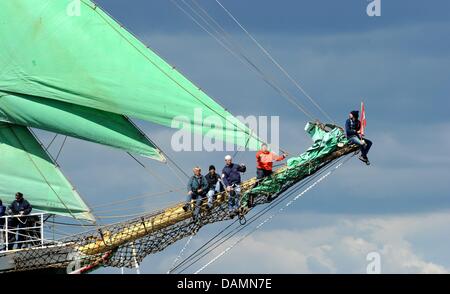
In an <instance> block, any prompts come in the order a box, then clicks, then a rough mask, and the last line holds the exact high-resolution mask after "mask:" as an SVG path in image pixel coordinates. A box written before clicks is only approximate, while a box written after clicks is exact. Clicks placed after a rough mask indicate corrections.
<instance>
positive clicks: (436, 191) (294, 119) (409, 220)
mask: <svg viewBox="0 0 450 294" xmlns="http://www.w3.org/2000/svg"><path fill="white" fill-rule="evenodd" d="M198 1H199V3H201V4H202V6H203V7H204V8H205V9H207V10H208V12H210V13H211V15H213V16H214V17H215V18H216V20H218V21H220V22H221V23H222V24H223V25H224V27H225V28H226V29H227V30H228V31H229V32H230V33H231V34H232V35H233V37H235V38H236V39H237V40H239V42H240V44H241V45H242V46H243V47H244V48H245V49H246V50H247V52H248V53H249V55H250V56H252V57H253V58H254V59H255V60H257V62H258V63H259V64H260V65H261V66H262V67H263V68H264V70H265V71H267V72H270V73H271V74H273V75H275V76H276V77H277V78H278V79H279V80H280V83H281V84H282V85H283V87H284V88H286V89H289V90H290V91H292V92H293V93H296V96H297V97H298V98H299V99H301V101H302V102H303V103H305V104H308V102H307V100H306V99H305V97H304V96H302V95H301V94H300V93H299V92H295V91H296V90H295V88H294V87H293V86H292V84H290V83H289V82H288V81H286V79H284V78H283V76H282V75H281V74H280V73H279V72H278V71H276V69H275V68H274V67H273V66H271V65H270V63H268V62H267V59H265V58H264V56H263V55H262V54H261V52H260V51H258V49H257V48H256V47H255V46H254V45H253V44H252V43H251V42H250V41H249V39H248V38H246V37H245V35H243V33H242V31H240V30H239V28H238V27H237V26H236V25H234V24H233V23H232V22H231V21H230V19H229V18H227V16H226V15H225V14H224V12H223V11H222V10H221V9H220V7H219V6H218V5H217V4H216V3H215V1H206V0H198ZM97 3H98V4H99V5H100V6H101V7H103V8H104V9H105V10H106V11H108V12H109V13H110V14H111V15H113V16H114V17H115V18H116V19H118V20H119V21H120V22H121V23H123V24H124V25H125V26H126V27H127V28H128V29H129V30H131V31H132V32H134V33H135V34H137V36H138V37H139V38H140V39H141V40H142V41H143V42H144V43H146V44H148V45H150V47H152V48H154V49H155V50H156V51H157V52H158V53H159V54H160V55H161V56H162V57H163V58H165V59H166V60H167V61H169V62H170V63H171V64H174V65H176V66H177V67H178V68H179V69H180V70H181V72H183V73H185V74H186V75H187V76H188V77H189V78H190V79H191V80H192V81H194V83H196V84H197V85H199V86H201V87H202V88H203V89H205V91H206V92H207V93H209V94H210V95H211V96H212V97H214V98H215V99H216V100H217V101H219V102H220V103H221V104H223V105H226V106H227V108H228V109H229V110H230V111H231V112H232V113H234V114H239V115H243V116H247V115H267V116H273V115H275V116H279V117H280V125H281V129H280V141H281V145H282V147H284V148H285V149H287V150H288V151H289V152H290V153H291V154H299V153H301V152H302V150H304V149H305V148H307V147H308V146H309V145H310V142H309V139H308V138H307V137H306V136H305V135H304V133H303V131H302V130H303V126H304V124H305V123H306V121H307V118H306V117H305V116H304V115H303V114H301V113H300V112H298V111H297V110H295V109H294V108H293V107H292V106H291V105H290V104H289V103H288V102H287V101H286V100H284V99H283V98H281V97H280V96H279V95H278V94H277V93H276V92H274V91H273V90H272V89H271V88H270V87H268V86H267V85H266V84H265V83H264V82H263V81H262V80H261V79H260V78H258V77H257V76H256V75H255V74H254V73H252V72H251V71H249V70H248V68H246V67H245V66H243V65H242V64H241V63H239V62H238V61H237V60H236V59H235V58H234V57H233V56H231V55H230V54H229V53H228V52H226V51H225V50H224V49H223V48H221V47H220V46H219V45H218V44H217V43H216V42H215V41H214V40H213V39H212V38H211V37H210V36H208V35H207V34H206V33H205V32H203V31H202V30H201V29H199V28H198V27H197V26H196V25H195V24H194V23H193V22H192V21H191V20H190V19H188V18H187V17H186V16H185V15H184V14H182V12H180V11H179V10H178V9H177V8H176V7H175V6H174V5H173V4H172V3H171V2H170V1H168V0H152V1H144V0H133V1H120V0H98V1H97ZM368 3H369V2H368V1H365V0H350V1H332V0H330V1H324V0H320V1H294V0H280V1H268V0H264V1H256V0H248V1H237V0H223V4H224V5H225V6H226V7H227V8H228V9H229V10H230V11H231V12H232V13H233V14H234V15H235V16H236V17H237V18H238V19H239V20H241V22H242V24H243V25H244V26H245V27H246V28H247V29H248V30H249V31H250V32H252V33H253V34H254V35H255V37H256V38H257V39H258V40H259V41H260V42H261V43H262V44H263V46H265V47H266V48H267V49H268V50H269V51H270V52H271V53H272V54H273V56H274V57H275V58H276V59H277V60H278V61H279V62H280V63H281V64H283V65H284V66H285V67H286V69H287V70H288V71H289V72H290V73H291V74H292V76H294V77H295V78H296V79H297V80H298V81H299V82H300V83H301V85H302V86H303V87H304V88H305V89H306V91H307V92H308V93H309V94H310V95H311V96H312V97H314V98H315V99H316V100H317V101H318V102H319V103H320V104H321V105H322V106H323V107H324V109H325V110H326V111H327V112H329V113H330V115H331V116H332V117H333V118H334V119H336V121H337V122H338V123H339V124H343V123H344V121H345V119H346V116H347V113H348V111H349V110H352V109H355V108H358V107H359V103H360V101H361V99H362V98H363V99H364V101H365V103H366V108H367V117H368V129H367V132H368V137H369V138H370V139H372V140H373V141H374V146H373V150H372V151H371V153H370V158H371V161H372V165H371V166H370V167H366V166H363V165H362V164H361V163H360V162H359V161H357V160H356V159H355V160H353V161H352V162H350V163H349V164H347V165H346V166H345V167H344V168H343V169H340V170H339V171H338V172H337V173H335V174H334V175H333V176H332V177H331V178H329V179H327V180H326V181H325V182H323V183H321V184H320V185H319V186H318V187H317V188H316V189H314V190H313V191H311V192H309V193H308V194H307V195H305V197H304V198H302V199H301V200H300V201H298V202H297V203H296V205H295V206H294V207H292V208H290V209H289V210H288V211H287V212H286V213H285V214H283V215H281V216H280V217H277V218H276V219H274V220H273V221H272V222H271V223H270V224H269V225H267V226H266V227H265V228H264V229H263V230H261V231H259V232H258V233H256V234H254V235H252V236H251V237H250V238H249V239H247V240H246V241H244V242H243V243H241V244H240V245H239V246H238V247H237V248H235V249H233V251H232V252H231V253H229V254H227V255H225V256H224V257H222V258H221V259H220V260H219V261H217V262H216V263H215V264H213V265H212V266H211V267H209V268H208V269H206V270H205V272H211V273H229V272H230V273H234V272H244V273H252V272H268V273H272V272H273V273H280V272H282V273H310V272H318V273H328V272H331V273H353V272H355V273H364V272H365V267H366V264H367V261H366V259H365V258H366V254H367V253H369V252H371V251H377V252H379V253H380V254H381V258H382V271H383V272H401V273H403V272H405V273H406V272H448V271H450V255H449V254H448V252H447V248H448V247H449V246H450V239H449V237H448V232H449V229H450V214H449V212H450V185H449V182H448V179H449V178H450V169H449V165H450V156H449V155H448V150H449V149H450V138H449V136H448V134H449V133H450V117H449V115H448V114H447V113H448V109H449V107H450V103H449V93H450V83H449V76H450V50H449V49H450V2H448V1H444V0H442V1H441V0H433V1H427V2H424V1H415V0H409V1H406V0H405V1H400V0H390V1H387V0H382V15H381V16H380V17H375V18H370V17H368V16H367V14H366V6H367V4H368ZM124 86H126V85H124ZM309 108H310V109H313V107H312V106H310V105H309ZM315 114H316V115H320V114H319V113H318V112H317V111H316V112H315ZM137 123H138V124H139V126H140V127H141V128H143V129H144V130H145V132H146V133H147V134H148V135H149V136H150V137H151V138H152V139H153V140H155V141H156V142H158V143H159V145H160V146H161V147H162V148H163V149H164V150H165V151H167V153H169V155H170V156H172V157H173V158H174V159H175V160H176V161H177V162H178V163H179V164H180V166H182V167H183V169H185V170H186V171H187V172H189V171H190V169H191V167H192V166H194V165H200V166H203V167H205V169H206V167H207V166H208V165H209V164H211V163H213V164H215V165H216V166H218V167H220V166H222V158H223V155H224V153H221V152H215V153H205V152H203V153H199V152H189V153H177V152H173V151H172V150H171V148H170V138H171V135H172V134H173V130H170V129H167V128H162V127H157V126H155V125H152V124H150V123H146V122H142V121H137ZM41 138H42V139H43V141H44V142H45V141H46V140H47V141H48V140H49V138H50V136H49V135H48V134H46V133H41ZM52 152H57V150H56V147H55V148H54V150H52ZM253 158H254V154H253V153H251V152H243V153H240V154H239V158H238V159H237V161H241V162H245V163H247V165H249V166H250V171H249V172H247V174H245V177H246V178H247V177H251V176H253V174H254V170H255V169H254V167H253V161H254V159H253ZM59 161H60V164H61V166H62V168H63V170H64V171H65V173H66V174H67V175H68V177H69V178H70V179H71V180H72V182H74V184H75V185H76V186H77V188H78V190H79V191H80V193H81V194H82V195H84V198H85V199H86V200H87V202H88V203H89V204H91V205H92V206H96V205H99V204H103V203H107V202H109V201H112V200H118V199H121V198H126V197H131V196H134V195H140V194H145V193H152V192H158V191H162V190H167V188H168V187H167V186H165V185H164V184H162V183H161V182H158V181H157V180H155V179H154V178H153V177H152V176H151V175H149V174H148V173H147V172H146V171H145V170H144V169H142V167H140V166H138V165H136V164H135V162H133V160H131V159H130V158H129V157H127V156H126V154H123V153H122V152H120V151H116V150H111V149H108V148H106V147H103V146H97V145H94V144H90V143H85V142H81V141H78V140H75V139H69V140H68V143H67V145H66V147H65V149H64V151H63V153H62V155H61V158H60V160H59ZM143 161H144V162H145V164H146V165H147V167H148V168H150V169H152V170H153V171H156V172H158V173H160V174H161V176H163V177H165V178H166V179H167V180H168V181H169V182H171V183H172V184H173V185H175V186H177V187H179V186H181V185H182V184H181V183H179V182H178V180H177V178H176V177H174V176H173V175H172V174H171V173H170V172H169V171H168V169H167V167H166V166H164V165H162V164H160V163H157V162H153V161H150V160H144V159H143ZM183 198H184V196H183V195H179V194H169V195H164V196H156V197H149V198H147V199H145V200H144V201H142V202H135V203H133V204H130V208H128V207H123V208H124V209H128V210H127V211H125V212H124V213H127V212H129V211H130V210H132V208H131V207H132V206H133V205H134V206H140V207H143V209H144V210H147V211H148V210H153V209H158V208H161V207H164V206H166V205H168V204H169V203H174V202H176V201H179V200H181V199H183ZM112 209H122V207H112ZM119 212H120V211H119ZM116 213H117V212H116ZM99 214H100V215H101V213H99ZM105 214H108V213H106V212H105ZM106 221H109V219H105V222H106ZM222 226H223V224H219V225H213V226H210V227H208V228H204V229H202V231H200V233H199V235H198V236H197V237H196V238H194V241H193V243H194V244H196V245H197V246H198V245H200V244H201V243H202V241H205V240H207V239H208V236H211V235H212V234H214V232H216V231H217V230H219V229H220V228H221V227H222ZM280 238H281V239H283V240H286V242H283V244H280V242H279V241H278V240H280ZM183 244H184V241H179V242H178V243H176V244H175V245H173V246H171V247H170V248H168V249H167V250H165V251H164V252H162V253H159V254H156V255H153V256H149V257H147V258H146V259H145V261H144V262H143V263H142V269H141V270H142V271H143V272H145V273H162V272H165V271H167V269H168V267H169V266H170V264H171V262H172V260H173V259H174V258H175V256H176V255H177V254H178V251H179V250H180V249H181V247H182V246H183ZM194 248H195V246H194V245H191V247H190V248H188V250H194ZM222 249H223V248H222ZM219 251H220V249H218V252H219ZM261 255H264V256H265V257H266V258H265V259H264V260H262V259H261ZM212 257H213V255H211V256H210V258H212ZM206 261H207V260H205V261H204V262H206ZM100 272H119V271H117V270H110V269H107V270H101V271H100Z"/></svg>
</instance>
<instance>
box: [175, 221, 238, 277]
mask: <svg viewBox="0 0 450 294" xmlns="http://www.w3.org/2000/svg"><path fill="white" fill-rule="evenodd" d="M238 221H239V220H237V219H236V220H234V221H233V222H232V223H230V224H229V225H227V226H226V227H225V228H223V229H222V230H221V231H219V232H218V233H216V234H215V235H214V236H213V237H212V238H210V239H209V240H208V241H207V242H206V243H205V244H203V245H202V246H200V248H198V249H197V250H196V251H195V252H194V253H192V254H191V255H189V256H188V257H186V258H185V259H183V260H182V261H181V262H180V263H179V264H177V265H175V264H173V265H172V268H171V269H170V270H169V271H168V273H172V272H174V271H175V270H177V269H178V268H179V267H181V266H182V265H183V264H186V263H187V262H188V260H189V259H190V258H192V257H195V255H196V253H197V252H199V251H201V250H202V249H203V248H205V247H206V246H207V245H208V244H209V243H211V242H212V241H213V240H214V239H215V238H217V237H218V236H220V235H221V234H222V233H223V232H225V231H226V230H228V229H229V228H230V227H231V226H233V225H234V224H236V223H237V222H238ZM207 249H208V248H207Z"/></svg>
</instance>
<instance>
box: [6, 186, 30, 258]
mask: <svg viewBox="0 0 450 294" xmlns="http://www.w3.org/2000/svg"><path fill="white" fill-rule="evenodd" d="M32 209H33V208H32V207H31V204H30V203H29V202H28V201H27V200H26V199H25V198H23V194H22V193H20V192H17V193H16V200H14V201H13V202H12V203H11V205H10V206H9V207H8V210H9V214H11V215H15V216H17V217H15V218H12V219H11V221H10V224H9V223H8V229H10V228H12V229H15V228H17V249H20V248H22V246H23V245H24V241H25V235H26V233H27V232H26V229H22V228H26V227H27V220H28V219H27V217H25V216H26V215H29V214H30V213H31V210H32ZM9 237H10V239H11V241H8V249H9V250H11V249H13V246H14V239H15V234H9Z"/></svg>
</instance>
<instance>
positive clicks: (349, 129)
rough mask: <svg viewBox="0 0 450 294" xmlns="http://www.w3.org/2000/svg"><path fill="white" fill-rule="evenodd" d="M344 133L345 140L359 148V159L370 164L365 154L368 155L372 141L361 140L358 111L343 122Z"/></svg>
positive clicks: (353, 112)
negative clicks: (345, 135)
mask: <svg viewBox="0 0 450 294" xmlns="http://www.w3.org/2000/svg"><path fill="white" fill-rule="evenodd" d="M345 132H346V133H347V139H348V141H349V143H350V144H356V145H358V146H360V148H361V155H360V156H359V159H360V160H361V161H363V162H365V163H366V164H367V165H369V164H370V161H369V158H368V157H367V153H369V150H370V147H372V141H370V140H368V139H366V138H363V137H362V136H361V122H360V121H359V111H357V110H354V111H352V112H350V114H349V115H348V119H347V121H346V122H345Z"/></svg>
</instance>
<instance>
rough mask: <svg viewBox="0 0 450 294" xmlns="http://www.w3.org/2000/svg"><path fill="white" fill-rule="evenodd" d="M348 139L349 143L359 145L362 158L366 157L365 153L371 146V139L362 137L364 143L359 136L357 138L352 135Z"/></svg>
mask: <svg viewBox="0 0 450 294" xmlns="http://www.w3.org/2000/svg"><path fill="white" fill-rule="evenodd" d="M348 141H349V142H350V143H353V144H356V145H358V146H360V148H361V156H362V157H364V158H367V153H369V150H370V147H372V141H370V140H369V139H366V138H364V142H366V144H364V143H363V142H362V140H361V139H360V138H358V137H357V136H353V137H350V138H349V139H348Z"/></svg>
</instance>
